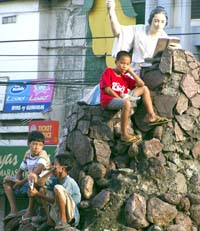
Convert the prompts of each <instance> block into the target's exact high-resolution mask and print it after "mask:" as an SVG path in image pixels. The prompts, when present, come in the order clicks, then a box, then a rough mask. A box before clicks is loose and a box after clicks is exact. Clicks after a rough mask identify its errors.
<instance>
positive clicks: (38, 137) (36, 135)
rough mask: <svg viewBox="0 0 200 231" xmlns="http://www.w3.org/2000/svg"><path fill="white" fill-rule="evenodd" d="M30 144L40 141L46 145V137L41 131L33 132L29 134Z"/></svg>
mask: <svg viewBox="0 0 200 231" xmlns="http://www.w3.org/2000/svg"><path fill="white" fill-rule="evenodd" d="M27 140H28V144H30V143H31V142H32V141H39V142H42V143H44V142H45V137H44V135H43V134H42V132H39V131H32V132H30V133H29V134H28V139H27Z"/></svg>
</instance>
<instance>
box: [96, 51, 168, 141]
mask: <svg viewBox="0 0 200 231" xmlns="http://www.w3.org/2000/svg"><path fill="white" fill-rule="evenodd" d="M115 64H116V68H115V69H112V68H106V69H105V71H104V72H103V74H102V76H101V79H100V100H101V105H102V107H103V108H105V109H108V110H119V109H122V111H121V133H122V134H121V140H122V141H124V142H128V143H138V142H140V140H141V138H140V136H138V135H133V134H129V133H128V130H127V125H128V118H129V116H130V112H131V109H132V104H131V101H130V97H124V96H127V94H128V90H132V94H133V96H134V97H133V99H134V98H135V99H137V97H138V96H142V100H143V102H144V105H145V108H146V111H147V116H146V122H148V123H149V124H155V123H156V122H160V123H164V122H168V121H169V120H168V119H167V118H164V117H159V116H158V115H156V114H155V112H154V109H153V105H152V100H151V96H150V91H149V89H148V87H147V86H145V84H144V82H143V80H142V79H141V78H140V77H139V76H138V75H137V74H136V73H135V72H134V71H133V70H132V68H131V56H130V54H129V53H128V52H127V51H119V52H118V53H117V57H116V60H115ZM127 74H128V75H127Z"/></svg>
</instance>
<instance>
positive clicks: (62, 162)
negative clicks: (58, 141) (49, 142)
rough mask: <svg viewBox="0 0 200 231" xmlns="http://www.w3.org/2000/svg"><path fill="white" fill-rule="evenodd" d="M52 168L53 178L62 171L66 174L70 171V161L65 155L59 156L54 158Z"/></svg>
mask: <svg viewBox="0 0 200 231" xmlns="http://www.w3.org/2000/svg"><path fill="white" fill-rule="evenodd" d="M54 167H55V168H56V170H55V171H54V175H55V176H59V174H61V173H62V172H63V171H64V172H65V173H67V171H68V170H70V169H71V159H70V158H69V157H68V156H67V155H66V154H59V155H57V156H55V160H54Z"/></svg>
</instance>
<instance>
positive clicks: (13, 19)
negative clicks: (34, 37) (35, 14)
mask: <svg viewBox="0 0 200 231" xmlns="http://www.w3.org/2000/svg"><path fill="white" fill-rule="evenodd" d="M16 21H17V16H16V15H13V16H7V17H2V24H10V23H16Z"/></svg>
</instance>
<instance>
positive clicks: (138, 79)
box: [127, 68, 145, 87]
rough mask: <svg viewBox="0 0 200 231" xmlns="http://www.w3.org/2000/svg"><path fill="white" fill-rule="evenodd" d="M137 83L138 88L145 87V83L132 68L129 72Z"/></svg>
mask: <svg viewBox="0 0 200 231" xmlns="http://www.w3.org/2000/svg"><path fill="white" fill-rule="evenodd" d="M127 72H128V73H129V74H130V75H131V76H132V77H133V78H134V79H135V81H136V84H137V86H138V87H143V86H144V85H145V83H144V81H143V80H142V79H141V78H140V76H138V75H137V74H136V73H135V72H134V71H133V69H132V68H129V70H128V71H127Z"/></svg>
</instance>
